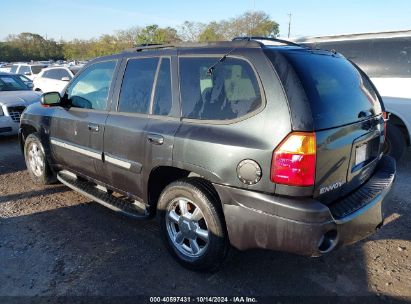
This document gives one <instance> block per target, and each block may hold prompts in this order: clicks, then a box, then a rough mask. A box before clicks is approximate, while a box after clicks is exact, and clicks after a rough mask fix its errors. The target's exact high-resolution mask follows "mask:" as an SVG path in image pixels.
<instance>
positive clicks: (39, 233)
mask: <svg viewBox="0 0 411 304" xmlns="http://www.w3.org/2000/svg"><path fill="white" fill-rule="evenodd" d="M388 204H389V211H390V212H389V214H390V215H389V218H388V224H387V225H386V226H384V227H383V229H381V230H380V231H378V233H376V234H375V235H374V236H372V237H371V238H369V239H367V240H365V241H362V242H360V243H358V244H356V245H353V246H349V247H345V248H342V249H341V250H339V251H336V252H333V253H331V254H329V255H328V256H325V257H321V258H317V259H311V258H306V257H300V256H295V255H291V254H286V253H280V252H269V251H261V250H255V251H248V252H237V251H234V250H233V251H231V254H230V257H229V259H228V260H227V262H226V264H225V265H224V267H223V268H222V269H221V270H220V271H219V272H217V273H215V274H200V273H193V272H190V271H187V270H185V269H183V268H181V267H180V266H179V265H178V264H177V263H176V262H174V260H173V259H172V258H171V257H170V255H169V254H168V252H167V251H166V249H165V247H164V246H163V244H162V242H161V240H160V238H159V236H158V235H159V233H158V227H157V224H156V222H155V221H151V222H138V221H135V220H131V219H128V218H125V217H121V216H119V215H117V214H115V213H114V212H112V211H110V210H108V209H105V208H104V207H101V206H100V205H98V204H97V203H94V202H91V201H89V200H88V199H86V198H84V197H82V196H81V195H78V194H76V193H75V192H73V191H70V190H69V189H68V188H66V187H64V186H62V185H59V184H58V185H53V186H49V187H47V188H45V189H44V188H41V187H38V186H35V185H34V184H33V183H32V182H31V181H30V178H29V176H28V174H27V172H26V171H25V164H24V161H23V158H22V156H21V154H20V151H19V149H18V144H17V140H16V138H14V137H6V138H4V137H3V138H0V296H14V295H23V296H33V295H40V296H59V295H62V296H63V295H87V296H93V295H96V296H113V295H116V296H133V295H149V296H153V295H167V296H173V295H175V296H188V295H213V296H215V295H240V296H241V295H244V296H246V295H248V296H269V295H283V296H284V295H285V296H287V295H330V296H332V295H342V296H350V297H352V296H367V295H379V296H381V297H383V299H384V298H385V299H403V300H408V301H410V302H411V220H410V216H411V151H408V153H407V155H406V157H405V160H404V161H402V162H401V163H400V164H398V176H397V180H396V183H395V186H394V188H393V191H392V195H391V198H390V200H389V202H388ZM405 297H408V298H405ZM347 299H349V297H347Z"/></svg>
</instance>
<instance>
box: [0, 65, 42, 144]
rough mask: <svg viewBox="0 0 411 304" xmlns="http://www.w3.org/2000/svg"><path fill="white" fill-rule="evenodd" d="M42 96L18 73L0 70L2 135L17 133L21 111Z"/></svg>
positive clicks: (0, 131) (0, 127)
mask: <svg viewBox="0 0 411 304" xmlns="http://www.w3.org/2000/svg"><path fill="white" fill-rule="evenodd" d="M40 97H41V94H39V93H38V92H33V91H31V90H30V88H29V87H27V86H26V85H25V84H24V83H23V81H21V79H20V77H19V76H18V75H13V74H9V73H1V72H0V136H1V135H14V134H17V133H18V130H19V125H20V116H21V113H23V111H24V110H25V109H26V107H28V106H29V105H31V104H32V103H35V102H39V101H40Z"/></svg>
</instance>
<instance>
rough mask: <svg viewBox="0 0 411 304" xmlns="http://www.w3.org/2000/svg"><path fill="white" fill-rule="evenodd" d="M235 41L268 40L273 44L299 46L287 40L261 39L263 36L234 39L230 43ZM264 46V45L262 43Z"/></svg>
mask: <svg viewBox="0 0 411 304" xmlns="http://www.w3.org/2000/svg"><path fill="white" fill-rule="evenodd" d="M237 40H248V41H252V40H253V41H257V42H259V41H258V40H268V41H273V42H279V43H283V44H286V45H293V46H301V45H300V44H298V43H294V42H291V41H288V40H283V39H278V38H270V37H263V36H244V37H234V38H233V40H232V41H237ZM262 44H264V43H262Z"/></svg>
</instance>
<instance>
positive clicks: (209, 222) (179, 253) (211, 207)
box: [157, 177, 230, 272]
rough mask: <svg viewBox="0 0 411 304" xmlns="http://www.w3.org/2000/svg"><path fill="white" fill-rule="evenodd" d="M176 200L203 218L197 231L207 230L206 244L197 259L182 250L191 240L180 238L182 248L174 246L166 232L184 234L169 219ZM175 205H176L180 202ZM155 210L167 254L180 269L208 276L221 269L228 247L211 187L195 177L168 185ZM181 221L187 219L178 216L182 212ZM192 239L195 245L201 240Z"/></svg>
mask: <svg viewBox="0 0 411 304" xmlns="http://www.w3.org/2000/svg"><path fill="white" fill-rule="evenodd" d="M179 198H183V199H186V200H187V202H188V207H189V208H187V209H190V208H191V210H196V209H197V208H199V209H200V211H201V215H202V216H203V218H202V219H201V220H199V221H198V222H196V223H197V224H198V225H199V226H198V227H200V226H201V227H202V228H204V227H206V230H207V231H208V240H207V243H206V245H204V246H203V248H202V249H200V251H199V252H201V251H202V254H201V255H200V256H194V257H193V256H190V255H189V254H188V253H186V252H184V250H183V249H182V248H181V247H182V246H184V243H185V242H186V243H189V244H190V245H189V246H190V247H191V241H192V240H190V239H188V238H183V243H182V245H178V244H175V241H173V240H172V232H169V229H171V228H170V225H171V226H172V225H174V227H178V228H175V229H176V230H179V231H181V232H183V229H181V230H180V228H179V227H180V225H179V224H177V223H173V222H172V221H171V220H170V217H169V212H170V210H171V209H172V208H173V206H174V205H175V204H176V202H175V200H176V199H179ZM177 204H178V205H179V202H178V203H177ZM191 204H193V205H191ZM176 208H177V209H176V210H178V208H179V207H176ZM157 210H158V213H157V214H158V220H159V224H160V231H161V234H162V237H163V239H164V241H165V243H166V246H167V248H168V249H169V251H170V253H171V254H172V255H173V257H174V258H176V260H177V261H178V262H179V263H180V264H181V265H183V266H184V267H186V268H188V269H190V270H197V271H207V272H213V271H215V270H217V269H218V268H219V267H220V266H221V264H222V263H223V261H224V259H225V257H226V255H227V253H228V249H229V247H230V245H229V242H228V237H227V230H226V226H225V221H224V216H223V212H222V209H221V203H220V199H219V197H218V194H217V193H216V191H215V189H214V188H213V187H212V185H211V184H210V183H208V182H207V181H205V180H203V179H201V178H197V177H194V178H185V179H182V180H179V181H176V182H173V183H171V184H170V185H168V186H167V187H166V188H165V189H164V190H163V192H162V193H161V195H160V198H159V201H158V205H157ZM193 213H194V212H193ZM180 217H181V219H182V221H183V222H184V221H185V220H186V219H187V217H184V216H182V215H181V210H180ZM194 222H195V221H194ZM170 223H171V224H170ZM190 225H191V224H190ZM204 225H205V226H204ZM181 227H182V226H181ZM203 231H204V230H203ZM195 238H197V240H196V242H197V243H198V244H200V242H201V241H202V239H201V238H200V237H198V236H195ZM200 245H201V244H200ZM185 246H187V245H185ZM199 248H201V246H199ZM193 253H194V251H193Z"/></svg>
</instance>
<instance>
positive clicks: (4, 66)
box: [0, 62, 11, 73]
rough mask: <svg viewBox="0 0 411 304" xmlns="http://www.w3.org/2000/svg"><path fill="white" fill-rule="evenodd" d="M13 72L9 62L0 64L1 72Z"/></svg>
mask: <svg viewBox="0 0 411 304" xmlns="http://www.w3.org/2000/svg"><path fill="white" fill-rule="evenodd" d="M10 70H11V64H10V63H7V62H2V63H0V72H5V73H8V72H10Z"/></svg>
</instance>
